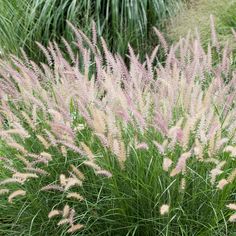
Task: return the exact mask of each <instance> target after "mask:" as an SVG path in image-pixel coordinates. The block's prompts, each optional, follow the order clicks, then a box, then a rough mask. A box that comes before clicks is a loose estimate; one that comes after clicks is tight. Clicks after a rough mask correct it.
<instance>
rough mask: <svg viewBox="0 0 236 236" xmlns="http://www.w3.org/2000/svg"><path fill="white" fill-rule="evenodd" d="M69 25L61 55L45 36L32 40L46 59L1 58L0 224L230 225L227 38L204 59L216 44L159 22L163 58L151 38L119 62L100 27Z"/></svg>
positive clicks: (12, 231)
mask: <svg viewBox="0 0 236 236" xmlns="http://www.w3.org/2000/svg"><path fill="white" fill-rule="evenodd" d="M70 27H72V29H73V30H74V32H75V34H76V38H77V39H76V42H75V44H76V45H77V47H78V51H77V53H76V54H73V53H72V52H71V48H70V44H66V47H67V51H68V57H70V59H68V60H66V59H65V58H64V57H63V53H62V52H61V50H59V48H58V47H57V44H55V43H50V44H49V46H48V48H47V49H46V48H43V47H42V46H40V47H41V49H42V50H43V51H44V52H45V56H46V58H47V60H48V64H47V65H46V64H43V63H42V64H41V65H40V66H38V65H37V64H36V63H34V62H33V61H30V60H28V59H27V57H25V60H24V61H22V60H19V59H18V58H16V57H12V63H9V62H8V61H4V60H1V61H0V74H1V76H2V78H4V79H1V80H0V92H1V93H0V95H1V105H0V108H1V109H0V114H1V132H0V135H1V138H2V139H1V140H2V141H1V147H2V148H1V152H2V153H1V154H2V157H1V158H0V165H1V171H0V176H1V180H0V186H1V189H0V193H1V197H0V206H1V211H0V221H1V224H0V231H1V233H2V234H3V235H9V236H11V235H12V236H13V235H14V236H17V235H68V233H73V232H74V233H75V235H96V236H97V235H127V236H128V235H140V236H144V235H153V236H154V235H176V236H177V235H178V236H179V235H186V236H187V235H202V236H206V235H222V236H223V235H224V236H225V235H233V233H235V225H234V223H233V222H234V221H235V201H236V195H235V193H236V187H235V181H236V173H235V172H236V169H235V155H236V152H235V150H236V147H235V143H236V138H235V130H236V129H235V127H236V120H235V117H236V110H235V101H234V98H235V95H236V94H235V92H236V91H235V82H236V78H235V75H236V74H235V71H234V70H233V68H231V60H230V49H229V48H228V47H227V45H226V46H225V48H224V49H223V53H221V51H219V52H218V53H219V55H218V56H219V63H218V64H217V65H214V66H212V52H215V47H212V48H208V51H207V52H205V51H204V49H203V47H202V46H201V44H200V42H199V40H198V39H196V40H194V41H191V40H189V39H181V40H180V42H179V43H178V44H176V45H172V46H170V47H169V46H168V45H167V44H166V42H165V41H164V38H163V37H162V35H161V34H160V32H158V31H157V30H155V31H156V33H157V34H158V35H159V37H160V41H161V42H162V45H163V46H164V47H165V48H164V50H165V52H166V54H167V59H166V62H165V64H164V66H163V65H161V64H158V63H156V60H158V58H157V56H156V54H157V50H158V47H157V48H156V49H155V50H154V51H153V52H152V54H151V55H150V56H147V58H146V61H145V62H144V63H140V62H139V60H138V58H137V56H136V55H135V54H134V52H133V50H132V48H129V51H130V53H129V59H130V64H129V66H128V67H127V66H126V65H125V63H124V61H123V59H122V58H121V57H120V56H119V55H118V54H112V53H110V52H109V50H108V49H107V46H106V43H105V41H103V40H102V45H103V51H100V50H99V49H98V48H97V47H96V46H95V44H94V43H93V42H94V41H96V37H94V38H93V41H92V42H91V41H89V40H88V38H86V37H85V35H84V34H83V33H82V32H81V31H78V30H76V29H75V27H73V26H72V25H70ZM212 30H214V29H212ZM214 40H216V39H215V38H214ZM214 40H213V41H214ZM219 50H221V49H219ZM80 65H82V66H80ZM154 65H155V66H154ZM92 67H95V69H94V70H95V71H96V73H94V74H91V73H89V72H90V69H91V68H92ZM80 68H81V69H80Z"/></svg>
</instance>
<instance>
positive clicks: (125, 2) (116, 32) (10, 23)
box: [0, 0, 182, 60]
mask: <svg viewBox="0 0 236 236" xmlns="http://www.w3.org/2000/svg"><path fill="white" fill-rule="evenodd" d="M181 6H182V3H181V0H168V1H166V0H158V1H157V0H137V1H133V0H119V1H118V0H96V1H94V0H89V1H87V0H80V1H77V0H36V1H35V0H11V1H9V0H0V33H1V37H0V49H1V51H2V52H6V53H14V54H16V53H19V48H20V47H22V48H24V50H25V51H26V52H27V53H28V55H29V56H30V57H31V58H34V59H35V60H39V58H40V56H39V50H37V49H36V48H35V41H39V42H41V43H42V44H43V45H47V44H48V42H49V41H52V40H56V41H57V42H59V41H60V37H61V36H63V37H65V38H66V39H67V40H71V34H70V31H69V30H68V27H67V25H66V20H69V21H70V22H72V23H73V24H74V25H76V26H78V27H79V28H80V29H81V30H83V31H84V32H86V33H89V32H90V29H91V24H92V20H94V21H95V22H96V26H97V30H98V34H99V35H100V36H101V35H102V36H103V37H104V38H105V39H106V41H107V44H108V47H109V48H110V50H112V51H115V52H119V53H120V54H122V55H124V54H126V53H127V48H128V47H127V45H128V43H130V44H131V45H132V46H133V47H134V48H135V49H136V50H137V51H139V52H140V53H141V54H142V56H145V53H146V52H147V51H148V50H149V51H150V48H151V49H152V46H153V45H152V42H153V39H152V35H151V27H153V26H156V27H158V28H159V29H161V30H162V29H163V28H164V26H165V24H166V21H167V19H168V18H169V17H170V16H173V15H174V14H175V13H176V12H177V11H178V10H179V9H181ZM140 49H142V50H140ZM18 55H19V54H18Z"/></svg>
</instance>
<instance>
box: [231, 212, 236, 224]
mask: <svg viewBox="0 0 236 236" xmlns="http://www.w3.org/2000/svg"><path fill="white" fill-rule="evenodd" d="M229 221H230V222H236V213H235V214H233V215H232V216H230V217H229Z"/></svg>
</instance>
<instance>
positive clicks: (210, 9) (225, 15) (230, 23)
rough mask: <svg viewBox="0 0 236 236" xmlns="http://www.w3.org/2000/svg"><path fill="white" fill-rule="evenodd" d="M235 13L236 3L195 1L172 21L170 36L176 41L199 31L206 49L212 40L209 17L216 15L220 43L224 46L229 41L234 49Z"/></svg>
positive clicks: (219, 0) (208, 0)
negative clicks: (189, 33)
mask: <svg viewBox="0 0 236 236" xmlns="http://www.w3.org/2000/svg"><path fill="white" fill-rule="evenodd" d="M235 11H236V3H235V1H228V0H199V1H193V2H192V3H191V4H190V5H189V7H188V8H186V10H185V11H181V13H180V14H178V15H177V16H176V17H174V18H173V19H172V23H171V24H170V25H169V26H170V27H169V33H170V34H169V36H170V38H172V40H174V41H175V40H176V39H177V40H178V39H179V38H180V37H183V36H186V35H187V34H188V32H189V31H191V32H192V33H195V30H196V29H197V30H198V31H199V33H200V35H201V41H202V44H203V46H204V47H205V48H206V47H207V46H208V43H209V42H210V38H211V31H210V27H209V25H210V21H209V16H210V15H214V18H215V24H216V29H217V33H218V37H219V41H221V42H222V43H224V44H225V43H226V42H227V41H228V42H229V45H231V47H232V49H234V48H235V41H234V39H233V36H232V31H231V29H232V28H233V29H235V28H236V20H235Z"/></svg>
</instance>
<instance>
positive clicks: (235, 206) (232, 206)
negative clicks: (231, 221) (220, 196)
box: [226, 203, 236, 211]
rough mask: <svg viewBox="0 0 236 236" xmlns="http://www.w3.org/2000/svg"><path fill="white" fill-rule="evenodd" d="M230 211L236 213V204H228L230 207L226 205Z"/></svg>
mask: <svg viewBox="0 0 236 236" xmlns="http://www.w3.org/2000/svg"><path fill="white" fill-rule="evenodd" d="M226 206H227V207H228V208H229V209H230V210H234V211H236V204H234V203H230V204H228V205H226Z"/></svg>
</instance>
